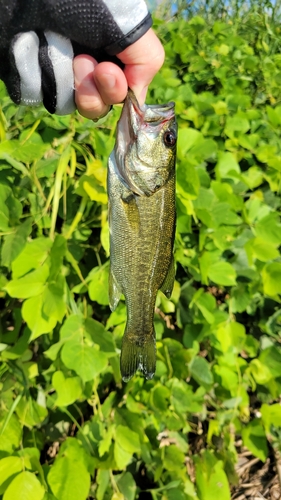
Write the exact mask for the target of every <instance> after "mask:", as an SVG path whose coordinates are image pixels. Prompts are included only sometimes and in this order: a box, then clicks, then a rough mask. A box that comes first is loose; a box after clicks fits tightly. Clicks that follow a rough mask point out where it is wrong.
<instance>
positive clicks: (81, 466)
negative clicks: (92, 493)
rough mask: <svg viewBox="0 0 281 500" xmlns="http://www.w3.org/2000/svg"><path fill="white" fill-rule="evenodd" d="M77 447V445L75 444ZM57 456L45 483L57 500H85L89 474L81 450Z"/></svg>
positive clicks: (87, 492) (88, 486) (65, 451)
mask: <svg viewBox="0 0 281 500" xmlns="http://www.w3.org/2000/svg"><path fill="white" fill-rule="evenodd" d="M77 445H78V443H77ZM63 451H64V453H63V454H61V455H59V456H58V457H57V458H56V460H55V463H54V464H53V466H52V468H51V470H50V472H49V474H48V478H47V481H48V483H49V486H50V488H51V490H52V492H53V494H54V495H55V497H56V498H57V499H59V500H86V499H87V498H88V494H89V489H90V474H89V472H88V470H87V468H86V466H85V462H84V458H83V456H82V449H81V448H79V447H78V446H77V450H76V451H75V450H73V452H74V453H72V452H70V453H69V451H68V449H67V447H66V448H65V449H64V450H63Z"/></svg>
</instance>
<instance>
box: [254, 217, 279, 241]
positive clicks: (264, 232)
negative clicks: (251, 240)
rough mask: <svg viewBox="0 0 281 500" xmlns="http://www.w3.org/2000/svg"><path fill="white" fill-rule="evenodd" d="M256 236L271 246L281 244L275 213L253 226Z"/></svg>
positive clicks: (277, 218) (277, 219)
mask: <svg viewBox="0 0 281 500" xmlns="http://www.w3.org/2000/svg"><path fill="white" fill-rule="evenodd" d="M255 232H256V235H257V236H258V237H259V238H261V239H262V240H263V241H266V242H268V243H271V244H272V245H280V244H281V224H280V217H279V215H278V214H277V213H270V214H268V215H267V216H266V217H263V218H262V219H261V220H259V221H258V222H257V224H256V225H255Z"/></svg>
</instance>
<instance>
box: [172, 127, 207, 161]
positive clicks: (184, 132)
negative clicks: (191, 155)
mask: <svg viewBox="0 0 281 500" xmlns="http://www.w3.org/2000/svg"><path fill="white" fill-rule="evenodd" d="M199 137H202V134H201V133H200V132H198V130H195V129H194V128H181V129H179V132H178V141H177V148H178V156H179V159H182V160H185V158H186V153H187V152H188V151H189V149H190V148H191V147H192V146H193V144H194V143H195V142H196V141H197V139H198V138H199Z"/></svg>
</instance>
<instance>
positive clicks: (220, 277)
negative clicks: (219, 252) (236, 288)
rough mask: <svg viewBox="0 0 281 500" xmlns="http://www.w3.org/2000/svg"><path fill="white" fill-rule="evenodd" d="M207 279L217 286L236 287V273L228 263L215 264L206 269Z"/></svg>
mask: <svg viewBox="0 0 281 500" xmlns="http://www.w3.org/2000/svg"><path fill="white" fill-rule="evenodd" d="M208 277H209V278H210V280H212V281H213V282H214V283H216V284H217V285H223V286H233V285H236V272H235V269H234V268H233V267H232V265H231V264H229V262H223V261H220V262H215V263H214V264H211V266H210V267H209V269H208Z"/></svg>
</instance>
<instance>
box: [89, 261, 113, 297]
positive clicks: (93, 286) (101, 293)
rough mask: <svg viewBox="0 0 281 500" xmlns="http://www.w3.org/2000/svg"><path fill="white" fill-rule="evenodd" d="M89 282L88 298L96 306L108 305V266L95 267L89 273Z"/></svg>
mask: <svg viewBox="0 0 281 500" xmlns="http://www.w3.org/2000/svg"><path fill="white" fill-rule="evenodd" d="M90 276H91V281H90V283H89V296H90V299H91V300H94V301H95V302H98V304H101V305H104V306H107V305H108V304H109V296H108V265H106V266H102V267H95V268H94V269H93V270H92V271H91V274H90Z"/></svg>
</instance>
